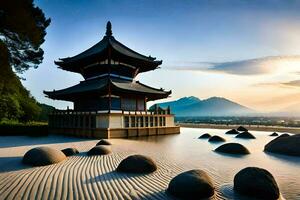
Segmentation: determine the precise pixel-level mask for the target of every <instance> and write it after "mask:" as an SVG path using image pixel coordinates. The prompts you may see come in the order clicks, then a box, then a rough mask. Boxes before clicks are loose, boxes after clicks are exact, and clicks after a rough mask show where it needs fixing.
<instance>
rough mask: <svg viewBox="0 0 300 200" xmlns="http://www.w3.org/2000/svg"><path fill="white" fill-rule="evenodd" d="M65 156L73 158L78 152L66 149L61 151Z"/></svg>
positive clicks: (73, 149)
mask: <svg viewBox="0 0 300 200" xmlns="http://www.w3.org/2000/svg"><path fill="white" fill-rule="evenodd" d="M61 151H62V152H63V153H64V154H65V155H66V156H73V155H76V154H79V151H78V150H77V149H76V148H66V149H63V150H61Z"/></svg>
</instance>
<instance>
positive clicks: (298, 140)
mask: <svg viewBox="0 0 300 200" xmlns="http://www.w3.org/2000/svg"><path fill="white" fill-rule="evenodd" d="M264 151H267V152H272V153H279V154H283V155H288V156H300V135H293V136H283V135H281V136H279V137H277V138H275V139H274V140H272V141H270V142H269V143H268V144H266V145H265V148H264Z"/></svg>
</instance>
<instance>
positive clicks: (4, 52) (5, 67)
mask: <svg viewBox="0 0 300 200" xmlns="http://www.w3.org/2000/svg"><path fill="white" fill-rule="evenodd" d="M49 23H50V19H46V18H45V16H44V13H43V12H42V10H41V9H40V8H38V7H35V6H34V5H33V1H32V0H9V1H1V4H0V121H1V120H3V119H13V120H19V121H30V120H34V119H36V118H37V117H38V115H39V113H40V112H41V108H40V107H39V105H38V104H37V102H36V100H35V99H34V98H33V97H32V96H31V95H30V92H29V91H28V90H26V89H25V88H24V87H23V85H22V83H21V81H20V80H19V78H18V76H17V75H16V73H22V72H24V71H26V70H28V69H29V68H30V67H35V68H36V67H37V66H38V64H40V63H41V62H42V60H43V54H44V52H43V50H42V49H41V48H40V46H41V44H42V43H43V42H44V37H45V35H46V27H47V26H48V25H49ZM15 72H16V73H15Z"/></svg>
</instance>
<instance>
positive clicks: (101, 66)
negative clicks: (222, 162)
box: [44, 22, 180, 138]
mask: <svg viewBox="0 0 300 200" xmlns="http://www.w3.org/2000/svg"><path fill="white" fill-rule="evenodd" d="M55 64H56V65H58V66H59V68H61V69H63V70H66V71H70V72H75V73H80V74H81V75H82V76H83V78H84V80H83V81H81V82H80V83H79V84H77V85H74V86H71V87H68V88H65V89H62V90H53V91H44V94H46V96H47V97H49V98H51V99H54V100H64V101H71V102H73V105H74V108H73V110H70V109H67V110H55V111H54V112H53V113H51V114H50V115H49V128H50V132H53V133H61V134H69V135H75V136H81V137H94V138H114V137H132V136H145V135H161V134H172V133H179V132H180V129H179V127H178V126H176V125H175V124H174V115H173V114H171V113H170V109H169V108H168V109H161V108H159V107H157V106H155V108H154V109H153V110H151V111H149V110H147V102H148V101H154V100H158V99H163V98H167V97H168V96H169V95H170V94H171V91H165V90H163V89H162V88H161V89H156V88H153V87H150V86H147V85H145V84H142V83H140V82H139V81H137V80H135V78H136V76H137V75H138V74H139V73H143V72H148V71H151V70H155V69H157V68H158V66H159V65H161V64H162V61H161V60H156V58H154V57H151V56H144V55H142V54H140V53H137V52H135V51H133V50H131V49H130V48H128V47H126V46H125V45H123V44H122V43H120V42H119V41H117V40H116V39H115V38H114V37H113V36H112V26H111V23H110V22H107V25H106V33H105V36H104V37H103V39H102V40H101V41H100V42H98V43H97V44H95V45H94V46H92V47H91V48H89V49H87V50H86V51H84V52H82V53H80V54H78V55H76V56H73V57H67V58H62V59H59V61H55Z"/></svg>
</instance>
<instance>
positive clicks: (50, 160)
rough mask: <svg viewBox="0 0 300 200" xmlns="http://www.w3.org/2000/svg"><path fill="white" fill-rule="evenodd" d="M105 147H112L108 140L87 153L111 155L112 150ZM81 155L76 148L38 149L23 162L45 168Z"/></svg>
mask: <svg viewBox="0 0 300 200" xmlns="http://www.w3.org/2000/svg"><path fill="white" fill-rule="evenodd" d="M103 145H111V143H110V142H109V141H107V140H100V141H99V142H98V143H97V145H96V146H95V147H93V148H92V149H91V150H89V151H88V152H87V154H88V155H106V154H109V153H111V151H110V149H108V148H107V147H105V146H103ZM76 154H79V151H78V149H76V148H66V149H63V150H61V151H60V150H57V149H53V148H51V147H36V148H33V149H31V150H29V151H27V152H26V153H25V155H24V156H23V160H22V162H23V163H24V164H26V165H32V166H44V165H51V164H55V163H59V162H61V161H63V160H65V159H66V158H67V157H68V156H73V155H76Z"/></svg>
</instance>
